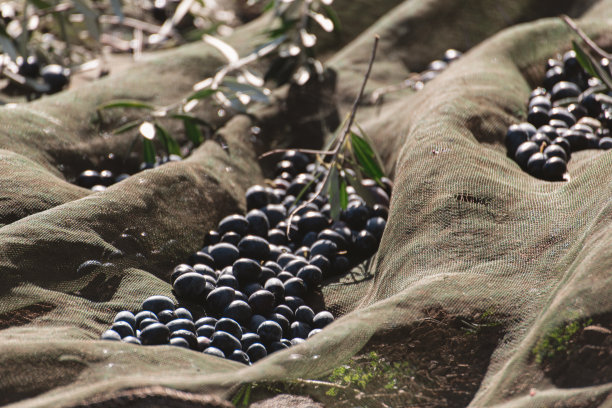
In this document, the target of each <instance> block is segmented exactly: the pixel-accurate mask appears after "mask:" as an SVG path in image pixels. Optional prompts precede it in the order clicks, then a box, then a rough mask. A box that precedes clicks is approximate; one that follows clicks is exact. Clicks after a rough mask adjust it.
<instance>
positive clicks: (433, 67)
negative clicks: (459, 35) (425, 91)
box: [412, 48, 463, 90]
mask: <svg viewBox="0 0 612 408" xmlns="http://www.w3.org/2000/svg"><path fill="white" fill-rule="evenodd" d="M461 55H463V54H462V53H461V51H457V50H455V49H453V48H449V49H448V50H446V51H444V55H443V56H442V59H436V60H433V61H431V62H430V63H429V65H428V66H427V69H426V70H425V71H423V72H422V73H421V74H420V75H419V77H418V80H416V81H413V84H412V87H413V88H414V89H415V90H420V89H421V88H423V86H425V83H427V82H429V81H431V80H432V79H434V78H435V77H437V76H438V75H440V74H441V73H442V72H443V71H444V70H446V68H448V66H449V64H451V63H452V62H454V61H456V60H458V59H459V58H460V57H461Z"/></svg>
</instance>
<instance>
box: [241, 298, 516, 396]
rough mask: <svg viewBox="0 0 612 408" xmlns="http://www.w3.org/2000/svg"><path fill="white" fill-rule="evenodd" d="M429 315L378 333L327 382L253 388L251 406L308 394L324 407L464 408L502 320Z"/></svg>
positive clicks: (500, 330)
mask: <svg viewBox="0 0 612 408" xmlns="http://www.w3.org/2000/svg"><path fill="white" fill-rule="evenodd" d="M427 316H429V317H427V318H425V319H423V320H421V321H419V322H417V323H415V324H412V325H411V326H408V327H404V328H401V329H397V330H391V331H388V332H384V333H379V334H377V335H376V336H374V337H373V338H372V339H371V340H370V341H369V342H368V344H367V345H366V346H365V347H364V348H363V349H362V351H361V352H360V353H359V354H358V355H356V356H354V357H353V358H352V359H351V360H350V361H348V362H347V363H346V364H345V365H343V366H340V367H337V368H336V369H334V370H333V372H332V373H331V375H330V376H329V377H327V378H322V379H320V380H318V381H309V380H304V382H302V381H300V380H298V381H296V382H292V383H290V384H289V383H281V384H279V383H274V384H257V385H256V386H251V387H252V392H251V394H250V395H251V401H250V402H254V401H260V400H265V399H267V398H268V399H269V398H271V396H272V395H273V394H275V393H291V394H301V395H308V396H309V397H311V398H313V399H314V400H316V401H318V402H320V403H322V404H323V405H324V406H326V407H354V406H367V407H399V406H402V407H432V408H433V407H451V408H452V407H457V408H459V407H461V408H463V407H465V406H467V405H468V404H469V403H470V401H471V400H472V399H473V397H474V395H475V394H476V391H477V390H478V388H479V386H480V383H481V382H482V380H483V378H484V375H485V373H486V370H487V367H488V366H489V361H490V358H491V355H492V353H493V351H494V350H495V348H496V347H497V344H498V343H499V341H500V340H501V339H502V337H503V336H504V333H505V330H504V326H503V324H502V322H503V317H499V316H493V315H491V314H489V313H481V314H477V315H476V316H474V317H471V318H468V317H462V316H456V315H451V314H448V313H446V312H444V311H443V310H440V309H436V310H430V311H428V313H427ZM236 400H237V401H240V400H241V398H237V399H236ZM243 401H244V400H243ZM238 406H241V405H240V404H238Z"/></svg>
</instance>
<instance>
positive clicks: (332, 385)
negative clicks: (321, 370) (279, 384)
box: [293, 378, 349, 390]
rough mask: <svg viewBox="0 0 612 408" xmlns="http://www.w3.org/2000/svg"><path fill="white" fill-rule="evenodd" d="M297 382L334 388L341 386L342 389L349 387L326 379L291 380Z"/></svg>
mask: <svg viewBox="0 0 612 408" xmlns="http://www.w3.org/2000/svg"><path fill="white" fill-rule="evenodd" d="M293 381H295V382H297V383H300V384H307V385H322V386H324V387H330V388H331V387H335V388H342V389H344V390H346V389H348V388H349V387H347V386H346V385H341V384H337V383H334V382H328V381H321V380H307V379H304V378H296V379H295V380H293Z"/></svg>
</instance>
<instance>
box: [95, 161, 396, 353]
mask: <svg viewBox="0 0 612 408" xmlns="http://www.w3.org/2000/svg"><path fill="white" fill-rule="evenodd" d="M346 171H350V170H346ZM324 172H325V168H324V167H323V166H321V165H315V164H314V163H310V159H309V157H308V156H306V155H304V154H302V153H300V152H296V151H289V152H287V153H285V154H284V156H283V158H282V160H281V161H280V162H279V163H278V165H277V167H276V178H275V179H274V180H273V181H271V182H270V185H269V186H259V185H255V186H252V187H250V188H249V189H248V190H247V192H246V203H247V210H248V213H247V214H246V216H243V215H240V214H234V215H229V216H227V217H225V218H223V219H222V220H221V221H220V222H219V224H218V227H217V229H216V230H213V231H209V232H208V233H207V234H206V235H205V238H204V247H203V248H202V249H201V250H200V251H198V252H196V253H194V254H193V255H192V256H191V257H190V259H189V262H188V263H185V264H180V265H178V266H176V267H175V268H174V270H173V271H172V272H171V274H170V281H171V283H172V288H173V293H174V295H175V296H176V298H177V299H178V301H179V304H180V305H181V307H178V308H177V306H176V305H175V302H174V301H173V300H172V299H170V298H168V297H166V296H152V297H150V298H148V299H146V300H145V301H144V302H143V304H142V307H141V311H139V312H138V313H136V314H133V313H132V312H130V311H121V312H119V313H118V314H117V315H116V317H115V319H114V323H113V324H112V326H111V328H110V329H109V330H107V331H105V332H104V333H103V334H102V336H101V338H102V339H105V340H120V341H124V342H128V343H134V344H143V345H162V344H169V345H174V346H179V347H184V348H188V349H191V350H196V351H199V352H204V353H206V354H211V355H215V356H218V357H224V358H229V359H231V360H235V361H238V362H241V363H244V364H251V363H254V362H256V361H258V360H260V359H261V358H264V357H266V356H267V355H268V354H271V353H274V352H276V351H279V350H282V349H285V348H288V347H290V346H292V345H296V344H299V343H302V342H304V341H305V340H306V339H307V338H309V337H311V336H313V335H316V334H317V333H318V332H320V331H321V329H323V328H324V327H325V326H326V325H328V324H330V323H331V322H332V321H333V319H334V317H333V316H332V314H331V313H330V312H328V311H324V310H313V308H314V307H311V306H308V305H307V304H306V301H307V300H308V299H309V298H311V297H313V296H317V292H318V291H319V287H320V285H321V283H322V282H323V281H324V280H325V279H328V278H330V277H333V276H337V275H341V274H344V273H346V272H347V271H349V270H350V269H351V268H352V267H354V266H356V265H358V264H359V263H361V262H363V261H364V260H366V259H368V258H369V257H371V256H372V255H373V254H374V253H375V252H376V251H377V249H378V245H379V243H380V239H381V236H382V234H383V230H384V228H385V225H386V219H387V214H388V206H389V194H390V193H391V187H392V184H391V181H390V180H388V179H386V178H383V180H382V181H383V182H382V186H384V187H381V185H378V184H377V183H375V182H374V181H373V180H370V179H365V180H364V181H363V183H362V184H363V186H364V188H365V189H367V191H369V194H370V196H371V198H372V199H373V200H374V201H375V202H376V204H375V205H374V206H372V207H370V206H368V205H366V202H365V201H364V198H362V197H360V196H359V195H357V194H356V191H355V189H353V188H352V187H349V188H348V189H347V193H348V197H349V204H348V207H347V209H346V210H343V211H342V212H341V215H340V220H338V221H334V220H333V219H332V218H331V216H330V211H331V207H330V204H329V203H328V200H327V197H324V196H316V194H315V191H316V188H317V186H318V183H321V182H322V179H323V177H324ZM304 192H305V193H304ZM301 193H302V194H303V195H300V194H301ZM296 196H301V197H303V200H297V199H296ZM313 197H315V198H314V199H313V200H312V203H308V204H307V205H305V206H303V208H301V209H300V210H299V211H297V212H296V214H295V216H294V217H293V218H291V221H290V225H289V226H288V222H289V215H290V214H291V213H292V212H293V211H294V210H295V209H297V208H298V207H299V206H300V204H302V203H305V202H306V201H307V200H309V199H311V198H313ZM190 305H191V310H189V309H190ZM193 305H196V306H197V307H193ZM315 309H316V308H315ZM201 310H205V315H202V316H200V315H196V314H198V313H196V311H201ZM199 314H202V312H199Z"/></svg>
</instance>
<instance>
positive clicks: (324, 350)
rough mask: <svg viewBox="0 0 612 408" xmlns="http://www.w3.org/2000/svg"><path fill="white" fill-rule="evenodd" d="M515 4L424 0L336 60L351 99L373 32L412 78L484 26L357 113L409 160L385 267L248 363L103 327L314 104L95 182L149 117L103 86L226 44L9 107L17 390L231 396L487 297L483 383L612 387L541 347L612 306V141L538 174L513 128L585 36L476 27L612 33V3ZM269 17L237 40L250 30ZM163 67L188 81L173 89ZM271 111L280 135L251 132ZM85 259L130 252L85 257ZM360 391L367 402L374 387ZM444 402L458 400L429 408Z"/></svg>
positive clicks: (99, 401)
mask: <svg viewBox="0 0 612 408" xmlns="http://www.w3.org/2000/svg"><path fill="white" fill-rule="evenodd" d="M391 3H392V2H389V4H388V6H389V7H390V6H392V5H394V4H397V2H395V3H393V4H391ZM508 3H511V4H501V3H500V4H497V3H496V4H495V5H492V4H491V2H488V1H485V0H480V1H477V0H473V1H468V2H463V1H457V2H452V3H451V2H444V1H440V0H438V1H433V0H432V1H406V2H403V3H402V4H400V5H398V6H397V7H396V8H395V9H393V10H391V11H390V12H389V13H388V14H387V15H386V16H385V17H383V18H382V19H381V20H379V21H378V22H377V23H376V24H375V25H374V26H373V27H372V28H371V29H370V31H369V32H366V33H365V34H363V35H362V36H361V37H359V38H358V39H356V40H355V41H354V42H352V43H351V44H349V45H348V46H347V47H345V49H344V50H341V51H339V52H338V53H337V54H336V56H334V57H333V58H332V60H331V61H330V62H331V65H332V66H333V67H335V68H336V69H337V71H338V85H339V86H338V95H339V102H340V106H341V107H342V106H346V103H347V101H349V100H350V98H351V97H353V92H354V90H355V89H356V86H355V84H356V83H357V82H358V81H359V75H361V71H362V70H360V69H359V67H363V66H364V64H365V63H367V55H369V46H370V44H371V41H372V35H371V34H372V32H374V31H375V32H378V33H379V34H381V36H382V39H383V42H382V47H381V52H380V54H379V59H378V62H377V65H376V68H375V71H374V81H373V82H372V84H371V85H370V86H369V88H370V89H374V88H376V87H378V86H381V85H387V84H389V83H393V82H394V81H401V80H402V79H403V78H404V77H405V75H406V74H407V73H408V72H409V71H412V70H419V69H421V68H422V67H423V65H424V63H425V62H426V61H428V60H431V59H434V58H437V57H439V56H440V55H441V53H442V52H443V51H444V49H446V48H449V47H457V48H459V49H462V50H466V49H467V48H471V47H473V46H474V48H473V49H472V50H471V51H469V52H468V53H467V54H466V55H465V56H464V57H463V58H462V59H461V60H459V61H458V62H456V63H453V64H452V65H451V67H450V68H449V69H448V70H447V71H445V72H444V73H443V74H442V75H440V76H439V77H437V78H436V79H434V80H433V81H432V82H431V83H428V84H427V85H426V86H425V88H424V89H423V90H422V91H419V92H418V93H412V92H408V91H405V92H400V93H398V94H394V95H390V97H389V98H387V99H386V101H385V102H384V103H383V104H382V105H381V106H372V107H364V109H363V110H361V111H360V113H359V117H358V120H359V121H360V122H361V123H363V124H364V126H365V128H366V130H367V132H368V134H369V135H370V136H371V137H372V138H373V139H375V141H376V145H377V147H379V149H380V152H381V153H382V155H383V158H384V160H385V163H386V165H387V166H388V169H389V170H390V171H392V173H393V174H394V175H395V188H394V192H393V196H392V203H391V209H390V216H389V223H388V226H387V229H386V231H385V234H384V236H383V241H382V244H381V247H380V250H379V252H378V254H377V256H376V258H375V259H374V261H373V263H372V265H371V266H370V268H369V269H368V271H365V272H364V271H363V270H362V271H355V273H353V274H350V275H347V276H345V277H343V278H341V279H339V280H337V281H335V282H327V284H326V285H325V286H324V287H323V290H322V294H321V297H320V299H319V302H321V305H323V306H324V307H325V308H327V309H329V310H331V311H333V312H334V314H336V315H341V316H342V317H341V318H339V319H337V321H336V322H334V323H333V324H332V325H331V326H329V327H327V328H326V329H325V330H324V331H323V332H322V333H320V334H318V335H317V336H314V337H313V338H311V339H310V340H309V341H308V342H306V343H305V344H302V345H299V346H295V347H292V348H290V349H289V350H286V351H284V352H279V353H276V354H274V355H272V356H270V357H269V358H267V359H265V360H262V361H261V362H258V363H257V364H255V365H253V366H251V367H245V366H242V365H240V364H238V363H234V362H231V361H227V360H222V359H218V358H215V357H211V356H207V355H203V354H198V353H195V352H193V351H189V350H183V349H179V348H173V347H170V346H161V347H135V346H132V345H129V344H118V343H114V342H107V341H100V340H97V339H98V337H99V335H100V333H102V331H103V330H105V329H106V328H107V327H108V325H109V323H110V321H111V319H112V318H113V316H114V314H115V313H116V312H117V311H119V310H122V309H128V310H134V311H136V310H137V309H138V307H139V306H140V304H141V302H142V300H143V299H144V298H146V297H147V296H150V295H153V294H165V295H170V289H171V287H170V284H169V283H168V275H169V271H170V269H171V267H172V266H174V265H176V264H177V263H180V262H182V261H183V260H184V259H186V257H187V256H188V255H189V254H190V253H191V252H193V251H195V250H197V249H198V248H199V247H200V246H201V244H202V239H203V236H204V233H205V232H206V231H207V230H209V229H211V228H213V227H214V226H215V225H216V223H217V221H218V220H219V219H221V217H223V216H224V215H226V214H229V213H231V212H235V211H240V209H241V208H243V207H244V204H243V196H244V191H245V189H246V188H247V187H248V186H250V185H252V184H254V183H257V182H261V181H262V179H263V173H262V170H261V169H260V167H259V165H258V162H257V160H256V154H257V152H258V151H261V150H262V149H265V148H266V147H268V146H270V145H275V144H278V143H282V138H281V137H282V135H271V136H268V135H266V134H265V131H266V129H270V130H271V131H278V132H280V131H279V129H280V130H286V129H291V124H290V123H285V124H284V125H283V126H279V125H278V123H283V121H282V120H281V119H283V118H286V117H287V116H289V117H291V115H295V114H296V113H295V112H292V113H291V115H288V114H287V111H286V110H284V109H286V106H284V105H283V104H282V103H279V106H280V107H276V108H272V109H270V110H267V111H266V112H265V114H264V113H262V114H261V115H260V117H259V118H258V121H255V122H254V119H253V118H247V117H235V118H233V119H231V120H230V121H228V122H227V123H226V125H225V126H224V128H223V130H222V132H221V136H222V137H223V140H224V141H225V143H226V144H227V149H223V148H222V147H221V146H220V144H219V143H217V142H214V141H209V142H206V143H205V144H204V145H203V146H201V147H200V148H198V149H197V150H196V151H195V152H194V153H193V154H192V155H191V156H190V157H189V158H188V159H187V160H185V161H183V162H180V163H172V164H167V165H164V166H162V167H159V168H157V169H155V170H150V171H145V172H142V173H138V174H137V175H135V176H133V177H131V178H130V179H128V180H126V181H124V182H122V183H120V184H117V185H115V186H113V187H111V188H109V189H108V190H106V191H105V192H103V193H97V194H91V193H90V192H89V191H87V190H84V189H81V188H78V187H75V186H73V185H71V184H70V183H68V182H67V181H66V178H69V177H71V176H74V174H76V173H77V172H78V171H79V170H81V169H82V168H83V167H84V166H86V165H92V164H96V163H98V162H100V161H101V160H102V157H103V156H104V155H105V154H107V153H108V152H109V151H118V152H121V151H126V150H127V147H128V146H129V143H130V142H131V140H129V139H127V138H117V137H108V136H107V134H106V133H105V132H106V131H107V130H108V129H112V125H113V124H114V123H117V122H118V121H119V120H120V119H121V116H122V115H124V114H125V115H128V116H129V115H135V113H133V112H122V113H116V114H115V115H114V116H113V115H112V114H111V115H106V116H105V117H104V118H103V119H102V122H101V121H100V118H99V117H98V116H97V115H96V112H95V108H96V106H97V105H98V104H100V103H102V102H104V101H107V100H110V99H112V98H118V97H131V98H138V99H142V100H146V101H152V102H160V103H167V102H168V101H173V100H176V99H177V98H179V97H180V96H181V95H182V94H183V93H184V92H186V91H187V90H188V89H189V87H190V86H191V85H192V84H193V83H194V82H196V81H197V80H199V79H201V78H202V77H205V76H206V75H210V74H211V73H212V72H214V70H215V69H216V67H218V66H219V65H220V64H221V63H222V61H221V60H220V59H219V58H218V57H217V56H216V55H217V54H216V53H215V52H214V51H211V50H208V49H206V48H205V47H204V46H203V45H189V46H185V47H182V48H180V49H178V50H175V51H168V52H165V53H164V54H162V55H161V56H159V58H157V59H155V60H153V61H148V62H145V63H142V64H140V65H137V66H135V67H134V68H133V69H131V70H130V71H129V72H128V73H126V74H125V75H124V76H122V77H112V76H111V77H110V78H107V79H104V80H102V81H100V82H97V83H94V84H92V85H91V86H86V87H83V88H80V89H77V90H74V91H68V92H65V93H63V94H61V95H58V96H57V97H51V98H45V99H43V100H40V101H38V102H34V103H30V104H27V105H22V106H17V107H13V108H6V107H3V108H0V148H1V149H3V150H0V157H1V160H0V166H1V167H0V168H1V172H0V186H1V188H2V196H1V197H2V200H1V201H0V218H1V219H0V224H3V226H2V228H0V254H1V255H0V273H1V275H0V276H1V278H0V279H1V281H0V403H2V404H11V403H15V405H16V406H28V407H30V406H31V407H34V406H53V407H57V406H117V405H120V404H124V405H129V404H130V403H131V404H132V405H137V404H138V403H141V404H143V405H142V406H146V404H150V406H157V405H155V404H158V405H159V406H206V405H205V404H209V403H210V404H211V405H210V406H223V403H222V402H221V401H218V400H215V401H212V400H211V401H208V400H206V401H205V400H204V399H203V398H204V397H201V396H199V394H214V395H217V396H220V397H229V396H230V395H232V393H234V392H235V391H236V390H237V389H238V386H239V385H240V384H244V383H251V382H262V381H281V380H288V379H292V378H303V379H316V378H320V377H322V376H325V375H327V374H328V373H329V372H330V370H332V369H333V368H334V367H337V366H338V365H341V364H343V363H345V362H346V360H347V359H349V358H350V357H351V356H353V355H354V354H356V353H358V352H359V351H360V350H362V348H363V347H364V346H365V347H366V348H367V347H369V346H368V345H371V344H372V343H376V344H384V343H385V341H387V342H388V343H393V344H395V346H396V349H398V350H400V353H401V352H403V350H405V352H406V353H409V351H410V349H411V348H413V347H415V346H414V345H413V344H412V343H411V342H412V340H414V339H415V336H416V335H417V334H418V333H419V328H421V327H423V325H424V324H426V323H427V322H431V321H432V320H433V321H436V322H440V321H441V320H442V319H439V316H440V315H441V313H443V314H445V315H448V316H460V317H462V318H465V319H470V318H471V317H473V318H476V317H477V316H482V315H483V313H485V312H486V313H487V314H489V315H493V316H495V319H496V322H497V323H498V324H500V325H501V329H500V330H499V331H497V332H496V334H495V336H494V338H493V340H491V339H489V341H490V342H491V348H490V352H492V354H491V355H489V356H487V358H486V362H485V364H484V365H483V366H482V373H481V374H482V381H481V380H480V378H479V379H478V380H477V381H476V384H475V385H476V387H477V392H475V394H469V395H467V397H466V398H467V399H466V401H467V402H466V403H469V401H471V403H470V405H471V406H474V407H482V406H500V407H501V406H511V407H518V406H520V407H530V406H534V407H535V406H542V407H543V406H568V407H578V406H580V407H582V406H597V405H605V404H606V403H607V404H610V403H611V401H610V398H609V397H608V396H609V395H610V391H611V390H612V382H610V381H611V379H610V378H607V379H606V378H604V379H603V381H601V382H598V383H597V385H593V384H585V385H584V386H580V387H572V386H570V387H567V386H566V387H563V386H557V385H556V384H555V383H554V381H552V380H551V379H550V378H549V377H548V376H546V375H545V372H544V370H543V368H542V365H540V364H539V363H538V362H537V361H535V360H534V357H533V350H534V348H535V347H536V346H537V344H538V342H540V341H541V339H542V338H543V336H545V335H546V334H547V333H550V332H551V331H554V330H555V329H556V328H558V327H563V325H565V324H566V323H568V322H572V321H578V320H580V321H582V320H584V319H586V318H588V317H592V318H598V317H600V316H604V315H606V314H609V313H610V312H612V297H611V296H610V294H611V293H612V282H611V276H612V275H610V270H611V269H610V268H611V267H612V257H610V255H609V249H608V248H609V247H610V244H611V243H612V242H611V241H612V235H610V233H609V229H610V221H611V219H612V208H611V207H610V196H611V194H612V191H611V187H610V179H611V178H612V174H610V171H611V170H610V168H611V165H612V163H611V161H612V159H611V156H610V153H609V152H608V153H606V152H602V151H583V152H579V153H576V154H574V155H573V158H572V160H571V162H570V164H569V172H570V174H571V181H570V182H567V183H549V182H544V181H540V180H537V179H534V178H532V177H530V176H529V175H527V174H526V173H524V172H522V171H521V170H520V169H519V167H518V166H517V165H516V164H515V163H514V162H513V161H512V160H510V159H509V158H507V157H506V154H505V148H504V146H503V137H504V134H505V132H506V129H507V126H508V125H509V124H511V123H513V122H515V121H518V120H521V119H523V118H524V117H525V103H526V100H527V96H528V94H529V91H530V87H532V86H534V85H535V84H537V83H539V81H540V78H541V77H542V75H543V63H544V61H545V59H546V58H548V57H550V56H553V55H555V54H557V53H558V52H562V51H565V50H567V49H568V48H569V47H570V41H571V39H572V38H573V36H572V33H570V31H569V29H568V28H567V27H566V26H565V25H564V24H563V23H562V22H561V21H560V20H559V19H556V18H551V19H544V20H538V21H534V22H531V23H526V24H522V25H516V26H514V27H512V28H509V29H507V30H504V31H502V32H500V33H499V34H496V35H495V36H493V37H491V38H490V39H487V40H486V41H484V42H482V43H481V44H478V43H480V42H481V41H483V40H485V38H487V37H489V36H491V35H493V34H494V33H495V32H497V31H500V30H502V29H503V28H504V27H507V26H510V25H514V24H516V23H518V22H521V21H527V20H533V19H536V18H538V17H544V16H554V15H556V14H558V13H560V12H569V13H572V15H573V16H575V17H582V18H581V20H580V25H581V26H582V27H583V28H584V29H585V30H586V31H587V32H588V33H589V34H591V35H593V36H594V37H595V38H596V39H597V41H598V42H599V43H600V44H603V45H612V36H610V34H611V33H612V30H610V23H611V22H612V20H610V19H608V17H612V14H611V13H610V12H611V11H612V2H610V1H601V2H581V1H574V2H571V1H567V2H563V3H564V4H558V2H552V1H550V2H541V1H540V2H536V1H527V0H525V1H520V2H519V1H517V2H508ZM553 6H554V7H553ZM256 26H257V25H256V24H255V25H254V26H251V27H247V28H245V29H244V30H243V31H242V32H239V33H238V34H237V36H236V37H235V38H234V41H236V42H237V43H240V44H241V45H242V46H243V47H244V48H245V49H248V46H247V45H248V44H251V43H250V42H249V41H253V39H252V38H251V37H252V34H253V32H256V30H255V29H254V28H253V27H256ZM247 40H248V41H247ZM363 71H365V70H363ZM160 78H164V81H165V82H170V81H171V83H172V86H161V87H160V86H159V83H160ZM169 78H171V80H170V79H169ZM328 96H329V95H327V94H325V93H324V92H321V98H324V99H325V98H327V97H328ZM323 102H325V100H323V101H321V100H319V101H316V100H315V101H314V103H317V104H322V105H324V104H323ZM309 103H313V101H309ZM294 105H297V108H299V104H294ZM75 107H76V108H75ZM297 112H299V109H298V110H297ZM204 114H206V113H204ZM209 115H210V114H209ZM254 124H257V125H260V126H262V129H263V131H262V135H264V136H262V137H260V138H253V135H252V132H251V127H252V126H253V125H254ZM294 126H295V127H296V128H298V127H299V126H296V125H294ZM296 143H299V140H297V141H296ZM126 231H127V232H129V233H130V234H132V235H134V236H137V237H138V241H139V245H140V246H141V247H140V248H139V252H140V253H142V254H145V255H146V256H145V257H142V256H137V255H135V254H129V253H128V254H127V256H125V257H121V258H114V257H113V252H114V250H115V248H116V246H118V245H119V244H120V243H118V240H119V236H120V235H121V234H122V233H123V232H126ZM87 259H112V260H113V262H114V263H115V265H116V266H115V267H113V268H100V269H97V270H95V271H94V272H92V273H90V274H87V275H84V276H78V275H77V274H76V268H77V266H78V265H79V264H80V263H82V262H83V261H85V260H87ZM476 320H477V319H476ZM415 333H416V334H415ZM439 333H440V335H444V331H440V332H439ZM417 337H418V336H417ZM480 340H483V339H481V338H480V337H479V338H477V339H476V343H474V346H475V347H476V346H477V345H478V341H480ZM434 343H435V342H434V341H432V347H433V345H434ZM382 348H384V347H382ZM459 348H460V347H459V345H457V349H459ZM475 360H476V359H474V361H475ZM432 367H433V368H432V369H431V377H432V380H433V381H435V380H436V378H437V376H439V374H436V373H437V372H436V371H435V370H436V368H435V367H434V366H432ZM169 389H174V390H180V391H184V392H178V391H169ZM424 389H425V387H424V386H423V390H424ZM143 390H145V391H143ZM186 392H189V393H186ZM192 393H194V394H192ZM195 394H197V395H195ZM417 394H418V392H415V395H405V394H398V395H396V396H392V397H390V398H391V404H392V405H393V406H419V402H418V398H417V397H416V395H417ZM451 395H452V394H451ZM388 398H389V397H388ZM415 398H417V399H415ZM143 401H144V402H143ZM177 401H178V402H177ZM359 401H360V400H358V399H356V400H355V401H354V402H353V405H351V406H356V405H363V406H368V404H370V403H372V404H373V406H377V405H374V403H373V402H370V403H369V402H367V400H363V401H362V402H359ZM415 401H416V402H415ZM453 403H454V404H455V405H454V406H457V405H456V401H455V402H453V400H452V397H449V399H447V400H446V405H453ZM177 404H178V405H177ZM198 404H199V405H198ZM215 404H216V405H215ZM432 405H434V406H445V403H444V400H443V399H441V400H439V401H438V402H437V405H436V404H432V403H430V404H425V405H420V406H432Z"/></svg>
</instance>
